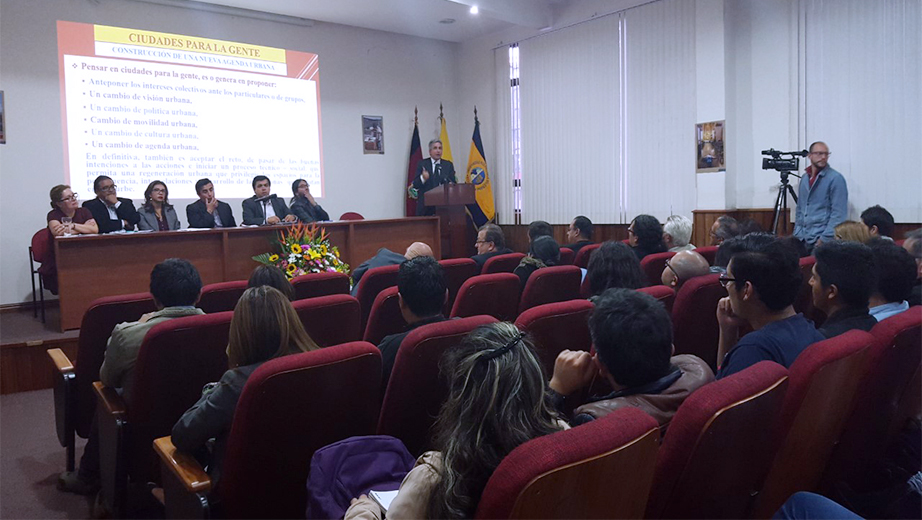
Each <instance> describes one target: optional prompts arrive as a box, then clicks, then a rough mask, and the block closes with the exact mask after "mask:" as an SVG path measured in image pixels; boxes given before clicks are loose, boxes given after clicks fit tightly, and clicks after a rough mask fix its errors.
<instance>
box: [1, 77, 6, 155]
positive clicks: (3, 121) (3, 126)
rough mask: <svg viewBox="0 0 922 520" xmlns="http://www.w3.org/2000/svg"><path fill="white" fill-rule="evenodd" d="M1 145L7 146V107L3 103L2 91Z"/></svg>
mask: <svg viewBox="0 0 922 520" xmlns="http://www.w3.org/2000/svg"><path fill="white" fill-rule="evenodd" d="M0 144H6V105H5V104H4V101H3V91H2V90H0Z"/></svg>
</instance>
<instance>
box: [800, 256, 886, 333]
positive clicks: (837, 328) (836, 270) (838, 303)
mask: <svg viewBox="0 0 922 520" xmlns="http://www.w3.org/2000/svg"><path fill="white" fill-rule="evenodd" d="M813 256H815V257H816V263H815V264H814V265H813V274H812V276H810V287H811V288H812V289H813V306H814V307H816V308H817V309H819V310H821V311H823V312H825V313H826V316H828V318H826V321H825V322H823V326H822V327H821V328H820V329H819V330H820V333H821V334H822V335H823V336H825V337H827V338H832V337H834V336H838V335H839V334H842V333H845V332H848V331H850V330H852V329H859V330H864V331H870V330H871V328H873V327H874V325H877V320H875V319H874V317H873V316H871V315H870V314H868V299H869V298H870V296H871V291H873V290H874V287H875V286H876V285H877V271H876V269H875V267H874V255H873V254H872V253H871V250H870V249H869V248H868V246H866V245H864V244H859V243H857V242H847V241H833V242H829V243H822V244H820V245H819V246H817V247H816V248H814V249H813Z"/></svg>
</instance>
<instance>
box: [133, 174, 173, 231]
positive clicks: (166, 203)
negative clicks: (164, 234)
mask: <svg viewBox="0 0 922 520" xmlns="http://www.w3.org/2000/svg"><path fill="white" fill-rule="evenodd" d="M138 215H141V220H140V221H138V229H139V230H141V231H171V230H176V229H179V226H180V224H179V217H178V216H177V215H176V210H175V209H173V205H172V204H170V192H169V191H168V190H167V188H166V184H164V183H163V182H161V181H154V182H152V183H150V184H149V185H148V186H147V189H146V190H144V204H142V205H141V208H140V209H138Z"/></svg>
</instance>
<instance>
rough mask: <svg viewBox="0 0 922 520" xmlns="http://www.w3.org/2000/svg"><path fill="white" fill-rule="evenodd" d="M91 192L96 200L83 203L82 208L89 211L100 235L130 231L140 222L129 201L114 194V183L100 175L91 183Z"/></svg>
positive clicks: (132, 204) (136, 211)
mask: <svg viewBox="0 0 922 520" xmlns="http://www.w3.org/2000/svg"><path fill="white" fill-rule="evenodd" d="M93 191H95V192H96V198H95V199H93V200H88V201H86V202H84V203H83V207H84V208H86V209H88V210H90V213H92V214H93V218H94V219H96V225H97V226H99V232H100V233H111V232H113V231H120V230H122V229H124V230H125V231H131V230H133V229H134V227H135V226H136V225H137V224H138V222H140V220H141V215H139V214H138V210H136V209H135V207H134V203H133V202H131V199H123V198H121V197H118V196H116V194H115V182H114V181H113V180H112V179H111V178H109V177H107V176H105V175H100V176H99V177H96V180H94V181H93Z"/></svg>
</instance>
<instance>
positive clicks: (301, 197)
mask: <svg viewBox="0 0 922 520" xmlns="http://www.w3.org/2000/svg"><path fill="white" fill-rule="evenodd" d="M291 192H292V193H293V194H294V197H292V198H291V212H292V213H294V214H295V216H296V217H298V220H300V221H301V222H315V221H318V220H330V215H329V214H328V213H327V212H326V211H324V210H323V208H322V207H320V204H317V201H315V200H314V196H313V195H311V186H310V184H308V183H307V181H306V180H304V179H298V180H296V181H294V182H293V183H291Z"/></svg>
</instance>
